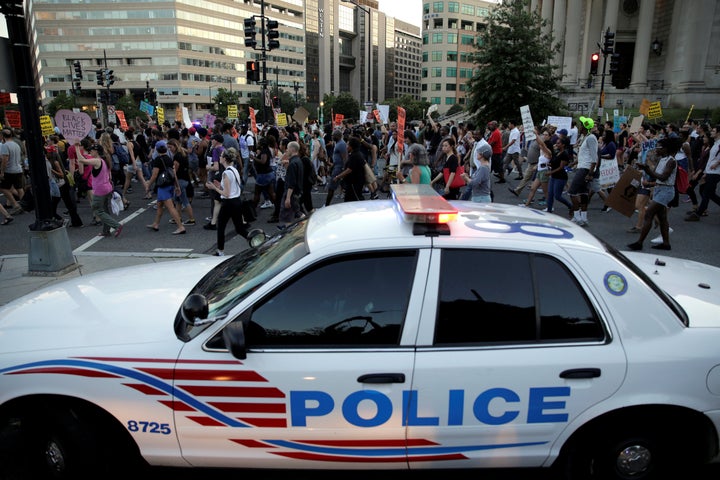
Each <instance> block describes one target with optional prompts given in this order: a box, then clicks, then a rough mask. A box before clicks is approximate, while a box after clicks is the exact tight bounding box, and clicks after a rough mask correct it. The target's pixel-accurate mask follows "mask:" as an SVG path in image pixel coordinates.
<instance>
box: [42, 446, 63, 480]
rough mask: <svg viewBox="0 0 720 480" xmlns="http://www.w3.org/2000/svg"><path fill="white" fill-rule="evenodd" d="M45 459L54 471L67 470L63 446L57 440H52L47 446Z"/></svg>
mask: <svg viewBox="0 0 720 480" xmlns="http://www.w3.org/2000/svg"><path fill="white" fill-rule="evenodd" d="M45 461H46V462H47V465H48V467H50V470H51V471H52V472H54V473H62V472H64V471H65V458H64V456H63V452H62V448H60V445H59V444H58V443H57V442H56V441H55V440H50V441H49V442H48V444H47V446H46V447H45Z"/></svg>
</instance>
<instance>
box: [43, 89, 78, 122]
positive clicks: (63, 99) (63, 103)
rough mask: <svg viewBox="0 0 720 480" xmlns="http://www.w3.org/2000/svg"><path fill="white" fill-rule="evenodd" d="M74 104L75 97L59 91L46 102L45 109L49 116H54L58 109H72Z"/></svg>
mask: <svg viewBox="0 0 720 480" xmlns="http://www.w3.org/2000/svg"><path fill="white" fill-rule="evenodd" d="M75 106H76V105H75V97H73V96H72V95H68V94H67V93H65V92H60V93H58V94H57V95H56V96H55V98H53V99H52V100H51V101H50V103H48V104H47V107H45V111H46V112H47V114H48V115H50V117H52V118H55V114H56V113H57V112H58V110H72V109H73V108H75Z"/></svg>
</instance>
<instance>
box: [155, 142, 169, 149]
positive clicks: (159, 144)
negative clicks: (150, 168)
mask: <svg viewBox="0 0 720 480" xmlns="http://www.w3.org/2000/svg"><path fill="white" fill-rule="evenodd" d="M155 150H167V142H166V141H165V140H158V141H157V142H156V143H155Z"/></svg>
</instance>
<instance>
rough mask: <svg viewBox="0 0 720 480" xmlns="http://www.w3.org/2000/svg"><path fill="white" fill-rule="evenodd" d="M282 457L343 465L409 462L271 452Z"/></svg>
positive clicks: (391, 459) (399, 459) (404, 460)
mask: <svg viewBox="0 0 720 480" xmlns="http://www.w3.org/2000/svg"><path fill="white" fill-rule="evenodd" d="M269 453H272V454H274V455H280V456H281V457H288V458H294V459H296V460H315V461H318V462H343V463H399V462H403V463H404V462H407V458H406V457H341V456H334V455H320V454H316V453H307V452H269Z"/></svg>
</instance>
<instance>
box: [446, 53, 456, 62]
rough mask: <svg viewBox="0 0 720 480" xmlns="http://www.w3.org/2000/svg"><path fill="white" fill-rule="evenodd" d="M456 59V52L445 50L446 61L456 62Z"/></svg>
mask: <svg viewBox="0 0 720 480" xmlns="http://www.w3.org/2000/svg"><path fill="white" fill-rule="evenodd" d="M457 59H458V52H447V61H448V62H457Z"/></svg>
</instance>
